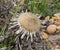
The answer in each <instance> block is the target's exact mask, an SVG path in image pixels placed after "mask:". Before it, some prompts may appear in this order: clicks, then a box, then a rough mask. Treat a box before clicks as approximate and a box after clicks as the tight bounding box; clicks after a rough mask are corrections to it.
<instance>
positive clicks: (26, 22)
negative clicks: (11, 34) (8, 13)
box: [9, 12, 41, 41]
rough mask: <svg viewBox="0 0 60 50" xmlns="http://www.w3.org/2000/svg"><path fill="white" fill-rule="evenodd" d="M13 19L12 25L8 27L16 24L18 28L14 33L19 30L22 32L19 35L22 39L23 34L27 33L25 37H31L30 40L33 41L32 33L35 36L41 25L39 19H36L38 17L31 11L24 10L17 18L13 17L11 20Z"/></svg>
mask: <svg viewBox="0 0 60 50" xmlns="http://www.w3.org/2000/svg"><path fill="white" fill-rule="evenodd" d="M14 20H15V22H14V25H13V26H11V27H10V28H9V29H11V28H12V27H15V26H16V25H18V26H19V30H17V31H16V33H17V34H18V33H20V32H21V31H23V32H24V33H23V34H22V36H21V39H23V38H24V36H25V35H27V39H28V38H29V37H31V41H33V35H34V37H35V36H36V32H37V31H38V30H39V29H40V27H41V24H40V20H39V19H38V17H37V16H36V15H34V14H33V13H30V12H25V13H21V14H20V16H19V17H18V18H16V19H13V20H12V21H14Z"/></svg>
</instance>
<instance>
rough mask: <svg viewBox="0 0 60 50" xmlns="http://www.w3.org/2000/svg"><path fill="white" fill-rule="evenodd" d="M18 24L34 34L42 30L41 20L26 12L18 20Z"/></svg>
mask: <svg viewBox="0 0 60 50" xmlns="http://www.w3.org/2000/svg"><path fill="white" fill-rule="evenodd" d="M18 23H19V24H20V25H21V26H22V27H23V28H24V29H25V30H27V31H30V32H34V31H36V30H38V29H39V28H40V26H41V25H40V20H39V19H38V18H37V16H36V15H34V14H32V13H30V12H26V13H22V14H21V15H20V16H19V18H18Z"/></svg>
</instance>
